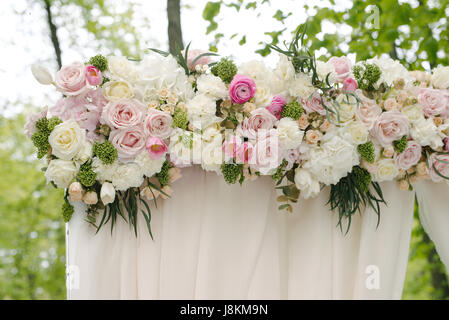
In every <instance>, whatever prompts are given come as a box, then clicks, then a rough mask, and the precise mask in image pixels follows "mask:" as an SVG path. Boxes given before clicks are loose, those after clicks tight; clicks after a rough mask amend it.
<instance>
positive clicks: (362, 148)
mask: <svg viewBox="0 0 449 320" xmlns="http://www.w3.org/2000/svg"><path fill="white" fill-rule="evenodd" d="M357 151H358V153H359V154H360V156H361V157H362V158H363V159H365V160H366V161H368V162H369V163H373V162H374V145H373V143H372V142H371V141H368V142H367V143H364V144H360V145H358V146H357Z"/></svg>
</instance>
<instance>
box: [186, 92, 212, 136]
mask: <svg viewBox="0 0 449 320" xmlns="http://www.w3.org/2000/svg"><path fill="white" fill-rule="evenodd" d="M186 110H187V116H188V118H189V121H190V122H191V123H192V124H193V126H194V127H195V128H197V129H202V128H205V127H207V126H209V125H210V124H212V123H213V122H216V121H217V116H215V112H216V110H217V106H216V103H215V100H214V99H212V98H211V97H209V96H207V95H205V94H197V95H196V96H195V97H194V98H193V99H191V100H189V101H187V103H186Z"/></svg>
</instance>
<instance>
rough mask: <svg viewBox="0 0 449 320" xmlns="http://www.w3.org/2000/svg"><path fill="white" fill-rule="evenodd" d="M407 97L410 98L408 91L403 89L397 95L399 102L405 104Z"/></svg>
mask: <svg viewBox="0 0 449 320" xmlns="http://www.w3.org/2000/svg"><path fill="white" fill-rule="evenodd" d="M407 98H408V93H407V91H401V92H400V93H399V94H398V96H397V100H398V103H400V104H404V102H405V101H407Z"/></svg>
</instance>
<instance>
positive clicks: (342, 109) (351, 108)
mask: <svg viewBox="0 0 449 320" xmlns="http://www.w3.org/2000/svg"><path fill="white" fill-rule="evenodd" d="M335 101H336V102H337V103H338V104H339V108H338V115H339V116H340V122H343V123H344V122H348V121H350V120H352V119H354V116H355V112H356V110H357V99H356V98H355V97H354V96H352V95H348V96H347V95H345V94H340V95H338V97H337V99H335Z"/></svg>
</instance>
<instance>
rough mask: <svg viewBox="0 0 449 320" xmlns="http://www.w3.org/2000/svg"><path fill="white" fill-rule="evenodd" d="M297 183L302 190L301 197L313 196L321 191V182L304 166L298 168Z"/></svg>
mask: <svg viewBox="0 0 449 320" xmlns="http://www.w3.org/2000/svg"><path fill="white" fill-rule="evenodd" d="M295 184H296V187H297V188H298V189H299V190H300V191H301V197H302V198H304V199H309V198H313V197H315V196H317V195H318V193H320V183H319V182H318V180H316V179H315V178H314V177H313V176H312V175H311V174H310V172H309V171H308V170H305V169H302V168H298V169H296V173H295Z"/></svg>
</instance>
